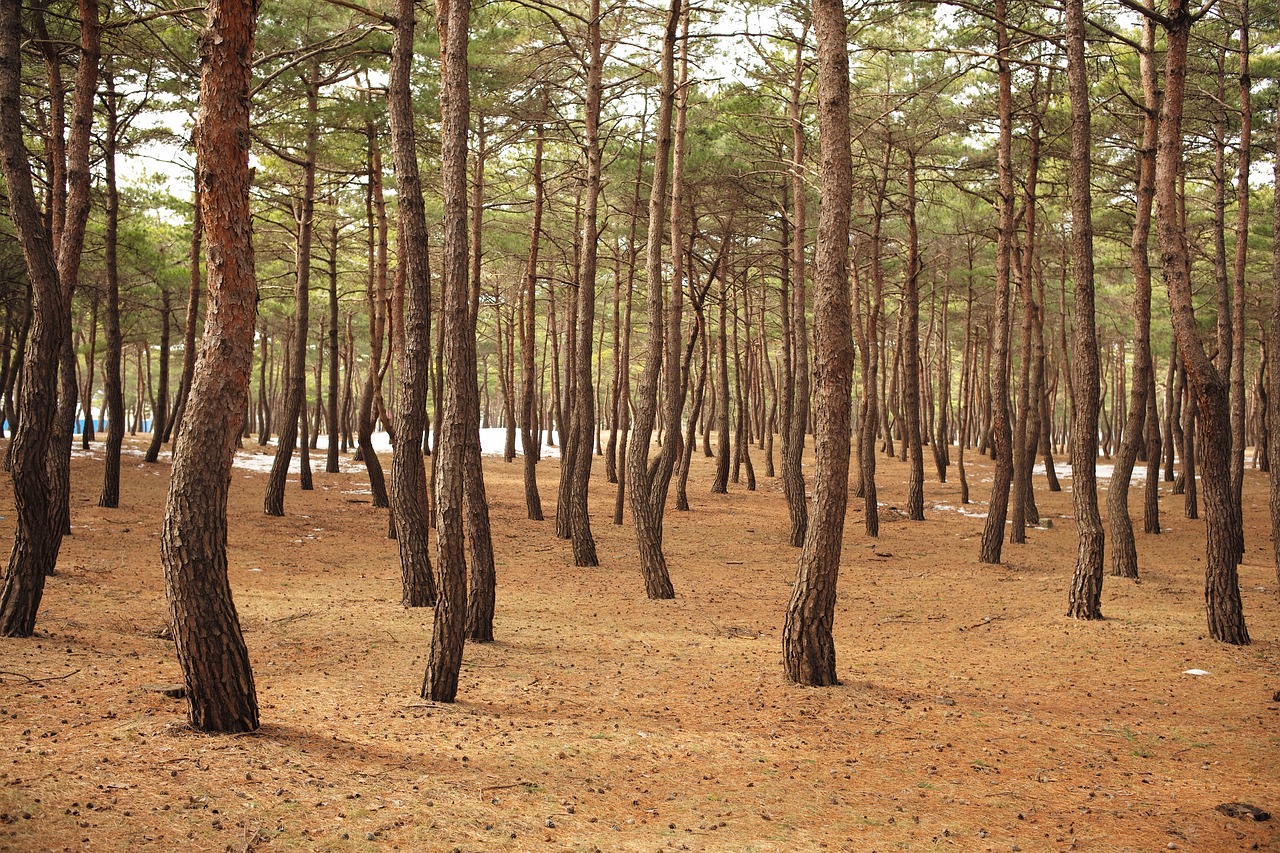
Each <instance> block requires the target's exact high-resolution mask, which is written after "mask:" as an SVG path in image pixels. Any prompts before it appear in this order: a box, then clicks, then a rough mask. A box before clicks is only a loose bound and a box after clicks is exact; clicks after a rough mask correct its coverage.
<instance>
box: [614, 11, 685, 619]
mask: <svg viewBox="0 0 1280 853" xmlns="http://www.w3.org/2000/svg"><path fill="white" fill-rule="evenodd" d="M681 6H682V2H681V0H671V7H670V11H669V13H668V15H667V21H666V26H665V28H664V33H663V45H662V59H661V63H660V69H659V75H658V76H659V81H658V89H659V93H660V95H659V108H658V120H657V129H656V132H655V146H654V165H653V182H652V189H651V190H650V193H649V232H648V239H647V241H646V261H645V267H646V270H645V271H646V282H645V285H646V290H647V291H648V294H647V308H648V330H649V331H648V336H649V341H648V346H647V351H646V353H645V362H644V369H643V371H642V372H641V374H640V381H639V383H638V384H637V386H636V405H635V420H634V423H633V425H632V434H631V437H630V442H629V444H630V446H629V448H628V453H627V473H626V483H627V495H628V498H629V503H630V504H631V516H632V519H633V521H634V523H635V530H636V542H637V545H638V546H639V551H640V570H641V573H642V574H643V575H644V579H645V593H646V594H647V595H648V596H649V598H652V599H665V598H674V597H675V589H674V587H672V585H671V578H670V576H669V575H668V573H667V562H666V558H665V556H664V555H663V553H662V507H661V506H660V505H656V502H655V500H654V497H655V494H656V493H658V492H661V493H662V497H664V498H665V487H662V488H655V485H656V484H655V481H657V480H660V478H661V471H660V470H659V469H660V467H661V461H662V457H659V458H658V460H656V464H655V466H654V470H653V471H652V472H651V471H650V463H649V444H650V442H651V441H652V439H653V432H654V422H655V420H656V419H657V406H658V402H657V401H658V377H659V374H660V373H661V372H662V362H663V357H664V343H665V340H664V339H665V337H666V329H665V327H664V325H663V298H662V269H663V264H662V232H663V222H664V221H665V219H666V201H667V176H668V173H669V167H670V159H671V114H672V107H673V105H674V102H675V83H674V81H675V73H674V65H675V42H676V31H677V27H678V25H679V23H680V17H681ZM667 367H668V370H669V371H670V372H677V365H675V364H674V363H668V365H667ZM621 479H622V478H619V480H620V481H621Z"/></svg>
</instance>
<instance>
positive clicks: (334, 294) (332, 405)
mask: <svg viewBox="0 0 1280 853" xmlns="http://www.w3.org/2000/svg"><path fill="white" fill-rule="evenodd" d="M330 201H331V205H332V206H333V208H334V211H333V213H334V217H333V222H332V224H330V226H329V399H328V400H327V401H326V402H328V404H329V414H328V419H329V446H328V447H327V448H326V452H325V460H324V470H325V473H327V474H336V473H338V445H339V443H340V442H341V441H342V422H341V421H340V420H339V419H338V217H337V212H338V211H337V198H336V196H334V197H332V198H331V200H330Z"/></svg>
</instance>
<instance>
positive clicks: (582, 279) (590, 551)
mask: <svg viewBox="0 0 1280 853" xmlns="http://www.w3.org/2000/svg"><path fill="white" fill-rule="evenodd" d="M600 17H601V13H600V0H591V2H590V17H589V19H588V21H587V69H586V72H587V74H586V76H587V92H586V103H585V105H584V107H583V120H584V122H585V125H586V127H585V131H586V156H587V175H586V179H587V185H586V198H585V199H584V202H583V212H582V219H583V232H582V233H583V242H582V262H581V265H580V266H579V268H578V317H577V323H578V330H577V352H576V353H575V356H574V378H575V384H574V388H573V392H574V404H573V408H574V411H573V429H574V451H573V455H574V456H575V457H576V458H575V460H574V465H573V470H572V478H573V479H572V482H571V485H570V490H569V531H570V535H571V539H572V543H573V562H574V565H576V566H597V565H599V564H600V561H599V559H598V558H597V557H596V543H595V539H594V538H593V537H592V535H591V515H590V513H589V511H588V508H587V490H588V488H589V487H590V485H591V464H592V452H591V451H592V445H593V441H594V437H595V430H596V399H595V388H594V386H593V384H592V377H591V357H592V351H591V350H592V336H593V331H594V328H595V316H596V258H597V251H598V247H599V235H598V227H599V226H598V223H597V221H596V220H597V215H596V209H597V206H598V204H599V199H600V174H601V169H602V165H601V154H600V101H601V98H602V95H603V92H604V66H603V63H604V59H603V56H602V55H601V49H600ZM681 116H682V119H683V110H682V111H681ZM683 129H684V128H683V121H682V124H681V127H680V128H679V130H678V133H679V135H680V137H681V138H683ZM676 163H677V167H676V168H677V170H678V169H679V168H680V167H679V165H678V164H679V163H680V153H679V151H677V154H676ZM676 185H677V186H678V185H679V183H678V181H677V183H676ZM678 215H679V210H678V209H676V210H675V212H674V213H673V222H674V217H675V216H678ZM673 237H674V235H673ZM672 244H673V245H674V246H677V247H678V246H679V245H680V244H679V243H678V242H675V241H674V239H673V243H672ZM677 256H678V251H677ZM678 428H679V427H678V425H677V426H676V429H678Z"/></svg>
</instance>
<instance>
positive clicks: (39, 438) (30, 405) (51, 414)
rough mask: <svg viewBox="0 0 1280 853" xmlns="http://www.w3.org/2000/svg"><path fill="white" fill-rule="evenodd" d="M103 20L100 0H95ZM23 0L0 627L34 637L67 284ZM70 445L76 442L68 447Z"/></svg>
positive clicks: (46, 569) (7, 122)
mask: <svg viewBox="0 0 1280 853" xmlns="http://www.w3.org/2000/svg"><path fill="white" fill-rule="evenodd" d="M86 5H87V6H88V7H89V9H90V10H91V14H93V15H94V16H95V17H94V23H96V14H97V7H96V5H94V4H92V2H89V3H87V4H86ZM21 8H22V7H21V4H20V3H19V2H17V0H2V2H0V156H3V168H4V179H5V187H6V189H7V191H8V192H7V195H8V198H9V212H10V216H11V218H12V221H13V225H14V230H15V231H16V232H17V237H18V242H19V245H20V246H21V248H22V255H23V259H24V261H25V263H26V269H27V277H28V280H29V281H30V284H31V308H30V311H31V322H30V327H29V330H28V333H27V342H26V346H25V348H24V350H23V355H22V382H21V383H20V385H19V398H18V414H19V419H18V424H17V427H16V429H15V430H14V432H13V437H12V439H11V440H10V471H11V474H12V478H13V493H14V509H15V512H16V514H17V519H16V524H15V529H14V541H13V549H12V551H10V553H9V568H8V571H7V572H6V574H5V578H4V587H3V591H2V592H0V634H3V635H4V636H6V637H29V636H31V634H32V632H33V631H34V630H35V621H36V613H37V611H38V610H39V609H40V599H41V596H42V595H43V593H44V579H45V576H46V575H48V574H49V573H50V572H52V570H53V567H54V564H55V563H56V562H57V559H58V549H59V547H60V546H61V544H62V529H61V528H60V527H57V526H55V520H54V519H55V516H54V507H53V502H54V499H53V496H52V495H51V494H50V480H49V471H48V467H47V462H48V458H49V454H50V450H51V447H52V445H51V441H50V438H51V434H52V432H53V426H54V419H55V417H56V415H57V382H58V376H57V371H58V354H59V353H60V352H61V351H62V344H63V336H64V334H65V329H64V325H63V323H62V317H61V315H62V313H63V311H62V304H63V302H62V292H61V291H62V288H61V284H60V282H59V277H58V265H57V258H56V257H55V254H54V249H53V242H52V239H51V235H50V233H49V231H48V230H47V229H46V227H45V224H44V220H43V217H42V216H41V212H40V209H39V207H38V205H37V203H36V198H35V192H34V190H33V188H32V183H31V165H30V162H29V161H28V158H27V149H26V144H25V142H24V140H23V136H22V126H23V122H22V111H21V106H20V103H21V86H22V80H21V54H20V52H19V42H20V39H21V37H22V20H21V15H22V11H21ZM68 450H70V448H68Z"/></svg>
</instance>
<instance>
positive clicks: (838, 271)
mask: <svg viewBox="0 0 1280 853" xmlns="http://www.w3.org/2000/svg"><path fill="white" fill-rule="evenodd" d="M813 18H814V29H815V32H816V34H817V40H818V133H819V145H820V152H821V160H822V184H821V187H822V208H821V213H820V216H819V220H818V244H817V256H816V266H817V271H816V275H815V276H814V305H813V313H814V330H815V332H816V338H815V346H814V350H815V352H814V367H815V376H816V377H817V383H816V384H817V395H816V399H815V401H814V449H815V455H816V460H817V469H816V474H815V476H814V484H813V522H812V524H810V525H809V527H808V531H807V533H806V535H805V541H804V549H803V550H802V551H801V553H800V563H799V567H798V568H797V571H796V582H795V587H794V588H793V590H792V595H791V601H790V603H789V604H788V606H787V615H786V621H785V623H784V626H783V633H782V637H783V641H782V645H783V657H784V671H785V672H786V676H787V679H788V680H789V681H792V682H795V683H797V684H806V685H812V686H824V685H831V684H836V683H837V681H838V679H837V678H836V656H835V641H834V639H833V638H832V634H831V629H832V623H833V622H834V620H835V602H836V581H837V576H838V573H839V569H840V551H841V545H842V542H843V538H844V516H845V508H846V504H847V502H848V477H849V426H850V422H849V418H850V392H851V390H852V385H853V331H852V327H851V325H850V323H851V319H850V314H851V309H850V305H849V284H848V281H849V275H848V261H849V209H850V204H851V196H852V183H853V165H852V158H851V156H850V152H849V58H848V53H847V50H848V48H847V45H846V38H845V28H846V19H845V14H844V6H843V4H842V3H841V2H840V0H815V2H814V4H813ZM791 439H792V441H793V442H796V441H798V439H799V436H798V435H796V434H794V432H793V435H792V437H791Z"/></svg>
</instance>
